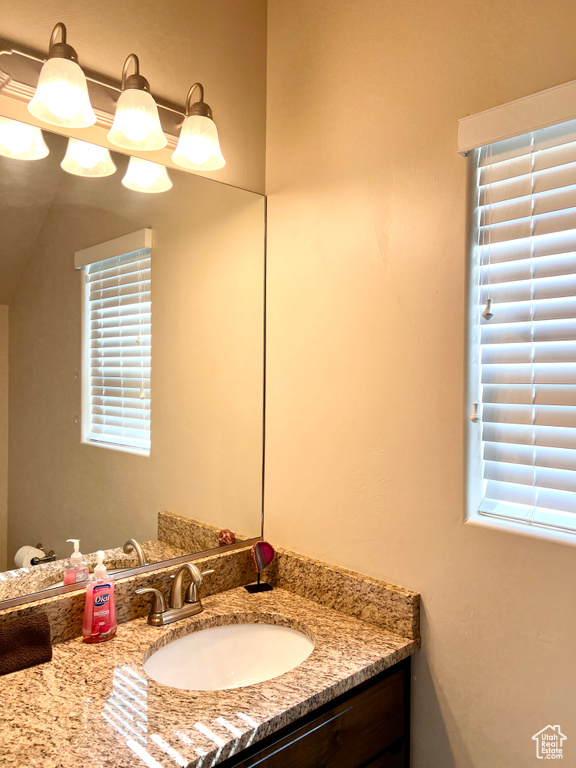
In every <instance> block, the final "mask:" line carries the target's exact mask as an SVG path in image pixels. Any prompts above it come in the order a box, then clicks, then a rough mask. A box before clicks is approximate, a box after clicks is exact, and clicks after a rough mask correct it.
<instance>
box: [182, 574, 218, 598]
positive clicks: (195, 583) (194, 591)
mask: <svg viewBox="0 0 576 768" xmlns="http://www.w3.org/2000/svg"><path fill="white" fill-rule="evenodd" d="M197 573H198V574H199V575H200V578H199V579H198V578H196V579H192V581H191V582H190V586H189V587H188V589H187V590H186V595H185V597H184V602H185V603H197V602H198V587H199V586H200V584H202V576H208V575H209V574H211V573H214V571H213V570H209V571H197Z"/></svg>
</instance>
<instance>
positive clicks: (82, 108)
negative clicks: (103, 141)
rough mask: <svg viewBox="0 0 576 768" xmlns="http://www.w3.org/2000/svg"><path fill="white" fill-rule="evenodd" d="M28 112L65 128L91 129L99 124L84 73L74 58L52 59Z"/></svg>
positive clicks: (47, 64) (41, 77) (49, 60)
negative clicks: (96, 123)
mask: <svg viewBox="0 0 576 768" xmlns="http://www.w3.org/2000/svg"><path fill="white" fill-rule="evenodd" d="M28 111H29V112H30V113H31V114H32V115H34V117H37V118H38V119H39V120H42V121H43V122H45V123H50V125H60V126H63V127H65V128H87V127H88V126H90V125H94V123H95V122H96V115H95V114H94V110H93V109H92V105H91V104H90V98H89V96H88V86H87V85H86V78H85V76H84V72H82V70H81V69H80V67H79V66H78V64H76V62H74V61H70V59H58V58H55V59H48V61H47V62H46V63H45V64H44V66H43V67H42V71H41V72H40V78H39V80H38V87H37V88H36V92H35V93H34V96H33V97H32V101H31V102H30V103H29V104H28Z"/></svg>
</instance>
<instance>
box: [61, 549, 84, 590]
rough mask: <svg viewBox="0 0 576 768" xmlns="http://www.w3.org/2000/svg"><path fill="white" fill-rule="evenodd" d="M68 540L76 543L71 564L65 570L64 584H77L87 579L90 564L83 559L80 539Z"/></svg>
mask: <svg viewBox="0 0 576 768" xmlns="http://www.w3.org/2000/svg"><path fill="white" fill-rule="evenodd" d="M66 541H69V542H70V543H71V544H74V552H72V554H71V556H70V565H69V566H68V568H66V570H65V571H64V586H66V584H77V583H78V582H82V581H87V579H88V576H89V575H90V571H89V569H88V565H87V564H86V563H85V562H84V561H83V559H82V553H81V552H80V539H66Z"/></svg>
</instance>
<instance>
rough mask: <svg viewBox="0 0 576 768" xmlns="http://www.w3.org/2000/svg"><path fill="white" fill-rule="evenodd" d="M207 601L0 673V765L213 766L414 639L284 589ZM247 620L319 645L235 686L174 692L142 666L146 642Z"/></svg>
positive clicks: (389, 661) (388, 661)
mask: <svg viewBox="0 0 576 768" xmlns="http://www.w3.org/2000/svg"><path fill="white" fill-rule="evenodd" d="M206 583H208V582H206ZM411 594H413V593H411ZM203 603H204V609H205V610H204V612H203V613H201V614H199V615H198V616H195V617H193V618H191V619H186V620H184V621H181V622H178V623H176V624H173V625H171V626H169V627H166V628H164V629H155V628H153V627H149V626H148V625H147V624H146V623H145V620H144V619H139V620H136V621H132V622H130V623H129V624H125V625H123V626H120V627H119V629H118V635H117V637H116V638H114V639H113V640H112V641H110V642H108V643H103V644H102V645H85V644H83V643H82V641H81V640H80V639H78V638H77V639H74V640H71V641H69V642H66V643H63V644H61V645H58V646H56V647H55V648H54V658H53V660H52V661H51V662H50V663H48V664H43V665H41V666H38V667H34V668H32V669H27V670H23V671H21V672H15V673H13V674H12V675H7V676H5V677H3V678H0V700H1V701H2V705H3V717H2V720H1V721H0V764H1V765H2V766H6V768H8V766H10V768H23V767H24V766H30V767H31V768H36V767H38V768H40V766H42V768H57V767H58V768H72V766H74V765H82V766H90V767H94V768H96V767H98V768H143V767H144V766H154V768H173V766H174V765H181V766H188V767H189V768H210V767H211V766H214V765H217V764H218V763H220V762H221V761H222V760H224V759H226V758H227V757H229V756H231V755H232V754H235V753H237V752H239V751H240V750H241V749H243V748H244V747H247V746H249V745H250V744H252V743H255V742H257V741H259V740H260V739H262V738H264V737H265V736H267V735H269V734H270V733H273V732H274V731H276V730H278V729H279V728H282V727H283V726H285V725H288V724H289V723H291V722H293V721H294V720H296V719H297V718H299V717H301V716H302V715H304V714H306V713H307V712H309V711H311V710H312V709H315V708H316V707H318V706H321V705H322V704H324V703H326V702H328V701H330V700H332V699H333V698H335V697H336V696H338V695H340V694H341V693H344V692H345V691H347V690H349V689H350V688H352V687H353V686H354V685H357V684H359V683H361V682H363V681H364V680H367V679H369V678H370V677H372V676H373V675H375V674H377V673H378V672H380V671H382V670H384V669H386V668H387V667H389V666H391V665H393V664H394V663H396V662H397V661H400V660H401V659H403V658H405V657H406V656H408V655H410V654H412V653H413V652H414V651H415V650H417V648H418V644H419V643H418V640H410V639H406V638H403V637H401V636H399V635H395V634H392V633H390V632H388V631H385V630H383V629H381V628H378V627H376V626H374V625H373V624H369V623H367V622H364V621H361V620H359V619H356V618H353V617H351V616H346V615H343V614H341V613H337V612H335V611H333V610H331V609H330V608H326V607H323V606H321V605H318V603H316V602H312V601H310V600H307V599H305V598H303V597H300V596H297V595H294V594H291V593H288V592H285V591H284V590H280V589H275V590H274V591H272V592H265V593H260V594H256V595H250V594H248V593H247V592H246V590H244V589H242V588H240V589H234V590H231V591H228V592H223V593H221V594H218V595H214V596H212V597H209V598H205V599H204V600H203ZM244 620H250V621H264V622H265V623H274V622H278V623H283V624H288V625H290V624H291V623H294V622H295V623H296V624H297V625H299V626H301V627H304V628H305V629H306V632H307V634H310V635H312V636H313V637H314V639H315V649H314V651H313V652H312V654H311V655H310V656H309V657H308V659H306V660H305V661H304V662H303V663H302V664H301V665H300V666H298V667H296V668H295V669H293V670H291V671H290V672H287V673H286V674H284V675H281V676H280V677H278V678H276V679H274V680H269V681H267V682H264V683H258V684H257V685H253V686H249V687H246V688H238V689H235V690H229V691H217V692H201V693H200V692H192V691H177V690H174V689H171V688H166V687H164V686H162V685H160V684H158V683H156V682H154V681H153V680H151V679H149V678H148V677H147V676H146V674H145V672H144V671H143V669H142V663H141V662H142V659H143V656H144V654H145V653H146V651H147V649H148V648H149V646H150V645H151V643H155V642H156V643H157V642H161V638H162V637H163V636H174V637H176V636H181V635H183V634H186V633H188V632H191V631H194V630H197V629H201V628H204V627H206V626H214V625H215V624H220V623H225V622H227V621H229V622H230V623H233V622H238V621H244Z"/></svg>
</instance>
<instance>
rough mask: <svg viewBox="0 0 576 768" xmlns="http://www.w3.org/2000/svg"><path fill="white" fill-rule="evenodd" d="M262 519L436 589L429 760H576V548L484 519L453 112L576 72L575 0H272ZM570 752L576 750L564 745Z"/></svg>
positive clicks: (418, 731)
mask: <svg viewBox="0 0 576 768" xmlns="http://www.w3.org/2000/svg"><path fill="white" fill-rule="evenodd" d="M268 14H269V38H268V51H269V69H268V74H269V81H268V114H267V121H268V122H267V128H268V132H267V147H268V150H267V151H268V155H267V192H268V194H269V205H268V210H269V225H268V232H269V281H268V284H269V329H268V361H269V369H268V397H269V400H268V432H267V447H268V455H267V493H266V507H265V508H266V535H267V537H269V538H270V539H271V540H272V541H273V542H274V543H275V544H279V545H281V546H285V547H290V548H293V549H295V550H297V551H299V552H303V553H306V554H308V555H312V556H315V557H318V558H321V559H325V560H327V561H329V562H333V563H338V564H341V565H343V566H347V567H350V568H353V569H357V570H359V571H361V572H364V573H369V574H371V575H373V576H376V577H381V578H384V579H388V580H391V581H393V582H397V583H399V584H402V585H404V586H407V587H411V588H413V589H416V590H419V591H420V592H421V593H422V596H423V617H422V628H423V650H422V651H421V652H420V653H419V654H418V656H417V658H416V659H415V664H414V711H413V714H414V719H413V725H414V731H413V734H414V735H413V743H414V758H413V765H414V766H415V768H453V767H454V766H457V767H458V768H468V767H469V766H474V768H493V767H495V766H498V767H499V768H504V766H510V768H520V766H522V768H523V767H524V766H529V765H532V764H533V762H534V763H535V762H536V756H535V749H534V742H533V741H532V740H531V736H532V735H533V734H534V733H535V732H536V731H538V730H540V729H541V728H543V727H545V726H546V725H547V724H549V723H552V724H556V723H558V724H560V725H561V726H564V728H563V730H564V732H565V733H566V735H567V736H568V737H569V739H570V738H572V742H571V741H570V740H569V741H567V742H566V745H565V746H566V754H567V757H568V756H570V757H569V760H568V762H573V761H576V730H575V728H574V724H575V722H576V694H575V689H574V675H573V669H574V638H575V637H576V621H575V616H576V611H574V583H575V576H576V569H575V561H576V550H575V549H574V548H573V547H569V546H564V545H560V544H553V543H549V542H548V543H546V542H543V541H538V540H534V539H530V538H526V537H520V536H514V535H511V534H508V533H500V532H494V531H491V530H485V529H478V528H473V527H469V526H465V525H463V523H462V516H463V479H464V456H463V446H464V442H463V426H464V423H465V417H466V413H467V411H468V410H469V406H468V404H465V403H464V399H463V393H464V351H463V350H464V317H465V313H464V290H465V276H464V271H465V264H466V259H467V255H466V250H465V213H466V211H465V173H466V171H465V166H466V162H465V160H464V159H463V158H461V157H459V156H458V155H457V153H456V129H457V120H458V118H459V117H462V116H464V115H466V114H469V113H475V112H478V111H480V110H483V109H487V108H489V107H492V106H495V105H498V104H500V103H503V102H506V101H508V100H510V99H514V98H517V97H520V96H524V95H526V94H529V93H531V92H534V91H537V90H540V89H542V88H546V87H549V86H553V85H556V84H558V83H562V82H564V81H567V80H570V79H572V78H574V76H575V72H576V46H575V45H574V35H573V30H574V28H575V25H576V5H575V4H574V3H573V2H571V1H570V0H559V1H558V2H554V3H542V2H540V0H538V1H537V0H524V2H521V3H520V2H515V1H512V0H498V1H496V0H485V1H484V2H477V0H474V2H472V0H459V1H458V2H456V0H434V2H431V1H429V2H423V1H422V0H420V2H409V3H401V2H397V0H394V2H392V0H356V1H355V2H346V1H345V0H292V2H290V3H286V2H282V1H281V0H270V2H269V8H268ZM565 762H566V761H565Z"/></svg>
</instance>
